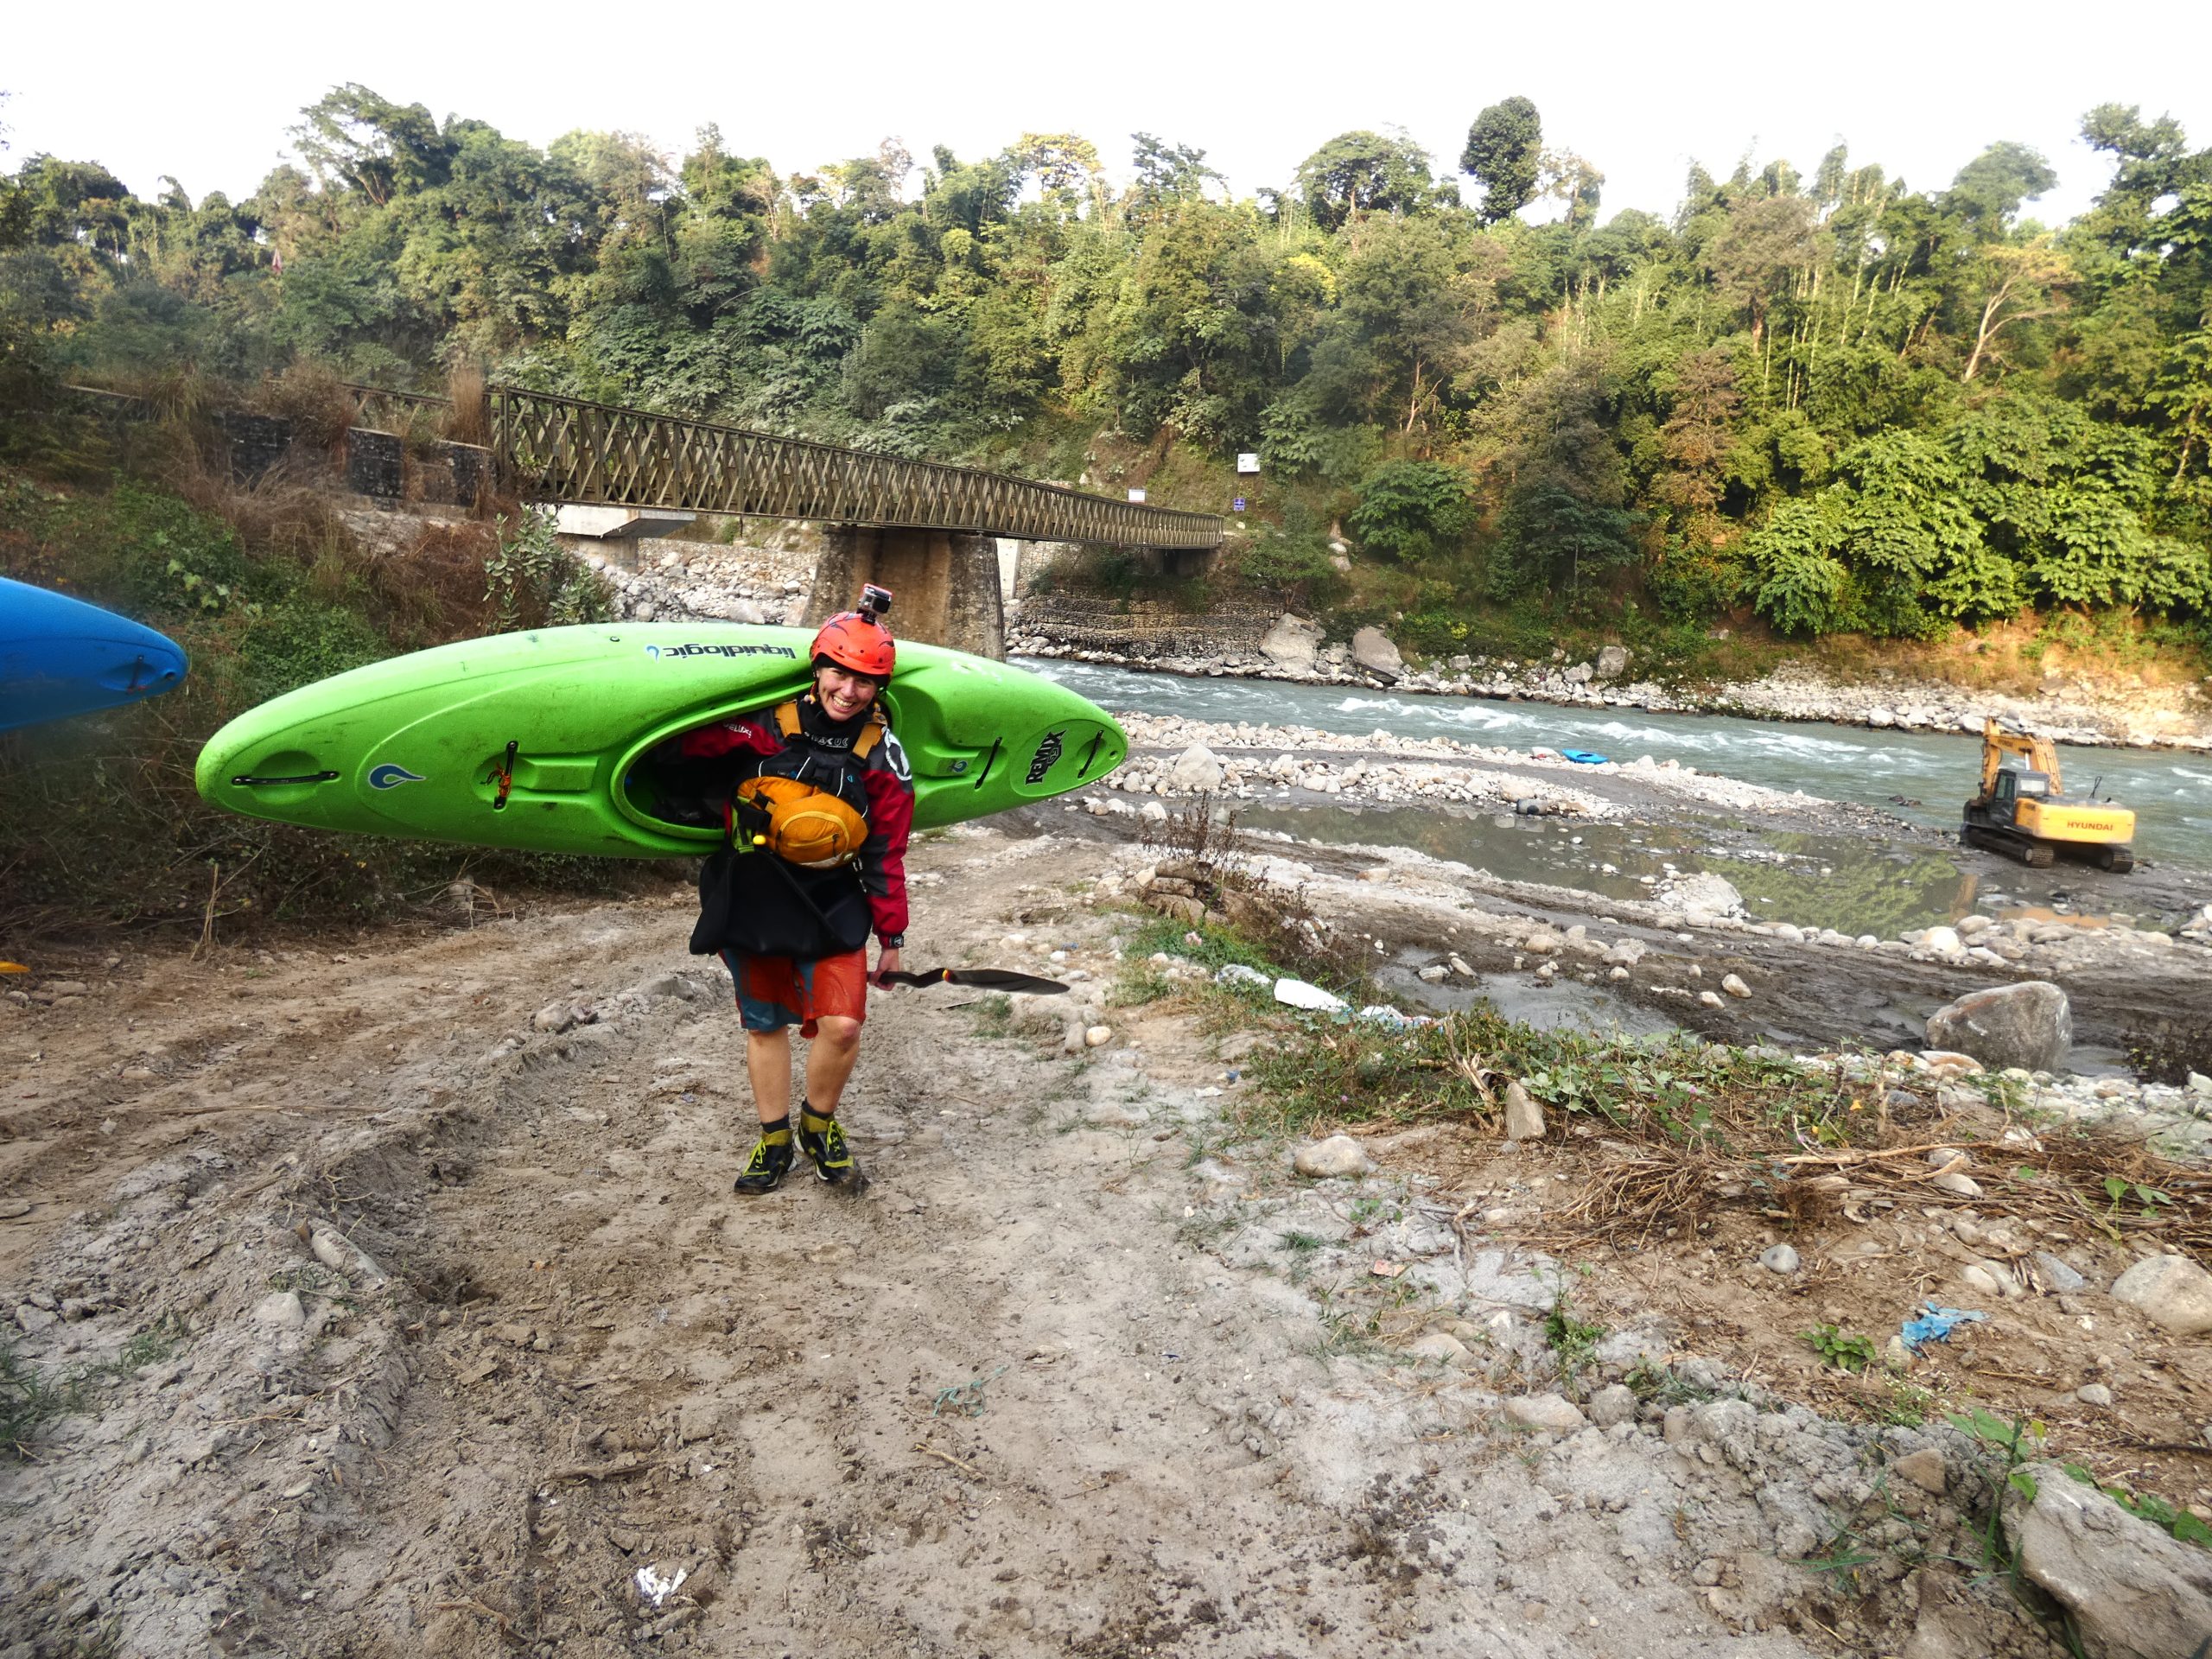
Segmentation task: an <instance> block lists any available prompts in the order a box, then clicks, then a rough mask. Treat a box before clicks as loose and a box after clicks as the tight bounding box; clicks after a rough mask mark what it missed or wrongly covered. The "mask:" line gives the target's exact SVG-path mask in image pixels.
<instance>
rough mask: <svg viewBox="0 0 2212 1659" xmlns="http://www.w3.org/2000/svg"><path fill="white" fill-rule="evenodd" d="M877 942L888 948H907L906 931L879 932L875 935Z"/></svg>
mask: <svg viewBox="0 0 2212 1659" xmlns="http://www.w3.org/2000/svg"><path fill="white" fill-rule="evenodd" d="M875 942H876V943H877V944H880V945H881V946H882V947H883V948H884V949H885V950H905V949H906V935H905V934H904V933H879V934H877V935H876V936H875Z"/></svg>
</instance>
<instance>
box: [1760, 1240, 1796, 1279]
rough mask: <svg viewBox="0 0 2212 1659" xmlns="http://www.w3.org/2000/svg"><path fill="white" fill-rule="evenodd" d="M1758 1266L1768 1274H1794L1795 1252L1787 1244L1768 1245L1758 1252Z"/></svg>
mask: <svg viewBox="0 0 2212 1659" xmlns="http://www.w3.org/2000/svg"><path fill="white" fill-rule="evenodd" d="M1759 1265H1760V1266H1761V1267H1763V1268H1765V1269H1766V1270H1767V1271H1768V1272H1769V1273H1795V1272H1796V1271H1797V1252H1796V1249H1795V1248H1794V1247H1793V1246H1790V1245H1788V1244H1770V1245H1768V1246H1767V1248H1766V1249H1764V1250H1761V1251H1760V1252H1759Z"/></svg>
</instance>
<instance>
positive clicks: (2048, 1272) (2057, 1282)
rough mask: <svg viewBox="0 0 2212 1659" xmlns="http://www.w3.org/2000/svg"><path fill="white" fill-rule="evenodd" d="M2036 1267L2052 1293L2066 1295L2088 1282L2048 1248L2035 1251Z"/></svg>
mask: <svg viewBox="0 0 2212 1659" xmlns="http://www.w3.org/2000/svg"><path fill="white" fill-rule="evenodd" d="M2036 1268H2037V1270H2038V1271H2039V1272H2040V1273H2041V1274H2043V1276H2044V1283H2046V1284H2048V1285H2049V1286H2050V1289H2051V1294H2054V1295H2066V1294H2070V1293H2071V1292H2074V1291H2077V1290H2080V1289H2082V1288H2083V1287H2085V1286H2087V1285H2088V1282H2089V1281H2088V1280H2087V1279H2085V1278H2083V1277H2082V1275H2081V1274H2080V1273H2078V1272H2076V1271H2075V1269H2074V1268H2072V1267H2070V1266H2069V1265H2068V1264H2067V1263H2066V1262H2063V1261H2061V1260H2060V1259H2059V1258H2058V1257H2056V1256H2055V1255H2052V1254H2051V1253H2050V1251H2049V1250H2037V1252H2036Z"/></svg>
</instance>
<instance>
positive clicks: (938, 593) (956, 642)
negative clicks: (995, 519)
mask: <svg viewBox="0 0 2212 1659" xmlns="http://www.w3.org/2000/svg"><path fill="white" fill-rule="evenodd" d="M823 541H824V543H825V545H824V546H823V551H822V559H821V563H818V564H817V565H816V567H815V570H814V588H813V591H812V593H811V594H810V595H809V597H808V600H807V606H806V616H805V626H808V627H810V628H817V627H820V626H822V624H823V623H824V622H826V621H828V620H829V618H831V617H832V616H834V615H836V613H838V612H839V611H847V610H850V609H851V608H852V607H853V606H854V604H855V601H858V600H859V598H860V596H861V584H862V583H864V582H874V583H875V585H876V586H877V587H879V588H889V589H890V590H891V591H892V593H893V595H894V596H895V598H894V601H893V605H892V607H891V632H893V634H895V635H897V636H898V637H899V639H918V640H919V641H921V642H922V643H923V644H925V645H950V647H952V649H953V650H955V651H964V652H969V653H971V654H972V655H975V656H977V657H990V658H996V659H998V660H1000V661H1003V660H1005V658H1006V611H1005V607H1004V602H1003V595H1002V594H1001V593H1000V590H999V545H998V538H997V537H995V536H979V535H974V534H970V533H969V532H967V531H946V530H914V529H909V528H906V527H903V526H899V525H893V526H889V527H877V526H873V525H858V524H835V525H832V526H830V527H829V530H828V531H826V532H825V533H824V536H823Z"/></svg>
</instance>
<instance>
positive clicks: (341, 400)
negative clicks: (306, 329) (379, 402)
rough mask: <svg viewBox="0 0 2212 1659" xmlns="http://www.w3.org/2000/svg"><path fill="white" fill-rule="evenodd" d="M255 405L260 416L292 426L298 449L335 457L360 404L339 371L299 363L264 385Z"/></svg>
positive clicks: (257, 391) (256, 392)
mask: <svg viewBox="0 0 2212 1659" xmlns="http://www.w3.org/2000/svg"><path fill="white" fill-rule="evenodd" d="M251 402H252V405H253V407H254V409H255V410H257V411H258V412H259V413H261V414H264V415H274V416H277V417H278V418H280V419H282V420H286V421H289V422H290V423H291V425H292V443H293V445H294V447H295V448H304V449H312V450H315V451H317V452H319V453H321V454H324V455H328V456H336V455H338V454H340V451H341V450H342V449H343V448H344V447H345V443H346V430H347V429H348V428H350V427H352V426H353V423H354V422H355V421H356V420H357V419H358V418H359V400H358V399H357V398H356V397H355V396H354V394H353V393H352V392H351V391H347V390H346V385H345V383H344V382H343V381H342V380H340V378H339V377H338V372H337V371H336V370H334V369H329V368H325V367H323V366H322V365H320V364H315V363H306V362H300V363H295V364H293V365H291V366H290V367H289V368H288V369H286V370H285V371H284V372H283V373H282V374H279V375H276V376H273V377H271V378H269V379H267V380H265V381H264V382H263V383H262V384H261V385H259V386H258V387H257V388H255V390H254V391H253V393H252V394H251Z"/></svg>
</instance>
